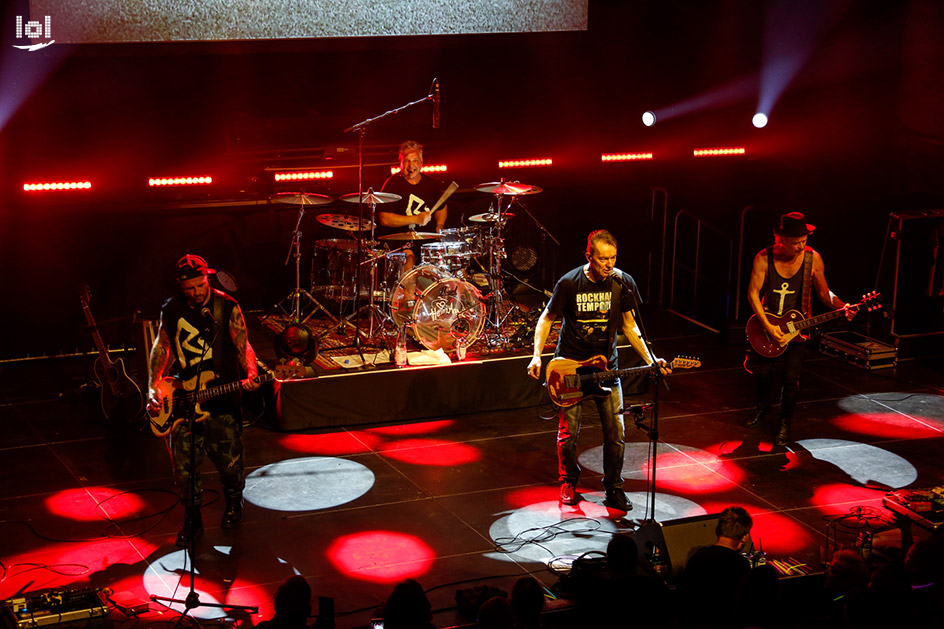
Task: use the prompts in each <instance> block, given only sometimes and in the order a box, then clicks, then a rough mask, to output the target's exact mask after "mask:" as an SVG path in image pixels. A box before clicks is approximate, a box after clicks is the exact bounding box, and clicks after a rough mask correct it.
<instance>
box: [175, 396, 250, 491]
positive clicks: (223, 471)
mask: <svg viewBox="0 0 944 629" xmlns="http://www.w3.org/2000/svg"><path fill="white" fill-rule="evenodd" d="M171 442H172V443H173V448H174V472H175V476H176V479H177V487H178V489H179V491H180V495H181V499H182V500H183V502H184V504H189V502H190V431H189V430H188V425H187V423H186V422H182V423H181V424H180V425H179V426H177V428H175V429H174V432H173V433H172V435H171ZM194 446H195V453H194V463H195V465H196V470H197V471H196V475H195V476H194V479H193V480H194V494H195V496H196V500H195V501H194V504H195V505H196V506H200V505H201V504H203V479H202V475H201V474H200V468H201V467H202V465H203V457H204V454H206V456H208V457H209V458H210V461H212V462H213V465H215V466H216V469H217V471H218V472H219V473H220V482H221V483H222V485H223V493H224V494H225V495H226V496H230V497H237V496H239V495H240V494H242V491H243V487H245V485H246V475H245V471H246V462H245V459H244V457H243V435H242V424H241V423H240V421H239V420H238V419H237V418H236V417H234V416H233V415H229V414H223V415H211V416H210V417H208V418H207V420H206V421H203V422H199V423H197V424H196V427H195V428H194Z"/></svg>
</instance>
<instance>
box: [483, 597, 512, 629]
mask: <svg viewBox="0 0 944 629" xmlns="http://www.w3.org/2000/svg"><path fill="white" fill-rule="evenodd" d="M478 625H479V627H481V628H482V629H514V613H513V612H512V610H511V603H509V602H508V599H507V598H505V597H504V596H493V597H492V598H490V599H488V600H487V601H485V602H484V603H482V605H481V606H480V607H479V614H478Z"/></svg>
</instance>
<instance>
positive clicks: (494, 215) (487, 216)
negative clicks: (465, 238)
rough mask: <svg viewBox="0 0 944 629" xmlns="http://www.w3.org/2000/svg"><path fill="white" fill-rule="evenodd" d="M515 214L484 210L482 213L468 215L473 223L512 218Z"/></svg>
mask: <svg viewBox="0 0 944 629" xmlns="http://www.w3.org/2000/svg"><path fill="white" fill-rule="evenodd" d="M514 217H515V215H514V214H512V213H511V212H505V213H504V214H499V213H498V212H485V213H484V214H473V215H472V216H470V217H469V220H470V221H472V222H473V223H496V222H498V221H499V219H506V218H514Z"/></svg>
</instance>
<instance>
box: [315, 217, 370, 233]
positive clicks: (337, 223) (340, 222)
mask: <svg viewBox="0 0 944 629" xmlns="http://www.w3.org/2000/svg"><path fill="white" fill-rule="evenodd" d="M316 218H317V220H318V222H319V223H321V224H322V225H327V226H328V227H335V228H337V229H344V230H347V231H349V232H356V231H364V230H365V229H370V228H371V227H372V226H373V223H371V222H370V221H369V220H367V219H366V218H365V219H361V220H360V222H359V223H358V218H357V217H356V216H348V215H346V214H319V215H318V216H317V217H316ZM358 224H359V225H360V227H358Z"/></svg>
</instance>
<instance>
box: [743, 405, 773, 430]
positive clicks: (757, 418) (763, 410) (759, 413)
mask: <svg viewBox="0 0 944 629" xmlns="http://www.w3.org/2000/svg"><path fill="white" fill-rule="evenodd" d="M769 410H770V407H769V406H758V407H757V409H756V410H755V411H754V414H753V415H752V416H751V418H750V419H749V420H747V421H746V422H744V425H745V426H747V427H748V428H753V427H754V426H756V425H757V424H759V423H761V421H763V419H764V417H766V416H767V411H769Z"/></svg>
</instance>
